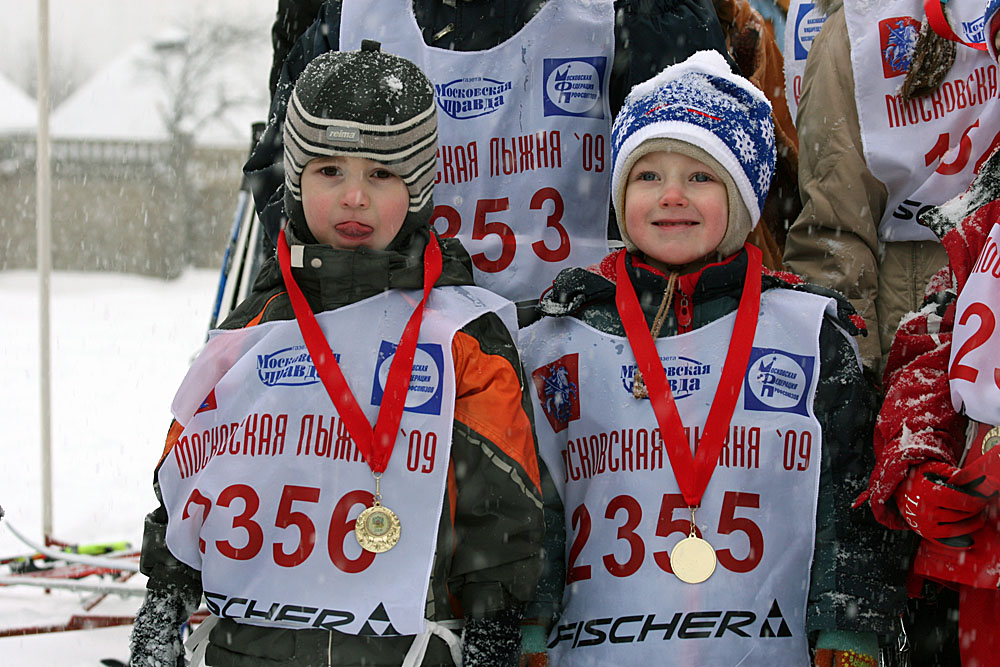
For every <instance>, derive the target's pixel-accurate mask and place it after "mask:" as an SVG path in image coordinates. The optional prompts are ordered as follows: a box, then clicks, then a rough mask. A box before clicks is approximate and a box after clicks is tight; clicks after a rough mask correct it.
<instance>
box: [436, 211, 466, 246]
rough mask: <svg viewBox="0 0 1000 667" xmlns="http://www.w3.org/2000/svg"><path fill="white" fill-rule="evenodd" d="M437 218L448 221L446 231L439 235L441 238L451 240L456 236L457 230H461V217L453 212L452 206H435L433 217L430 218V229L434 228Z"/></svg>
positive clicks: (456, 212)
mask: <svg viewBox="0 0 1000 667" xmlns="http://www.w3.org/2000/svg"><path fill="white" fill-rule="evenodd" d="M438 218H444V219H445V220H447V221H448V229H446V230H444V231H443V232H441V233H440V234H439V236H440V237H441V238H443V239H452V238H455V237H456V236H458V230H460V229H461V228H462V216H461V214H460V213H459V212H458V211H456V210H455V207H454V206H448V205H447V204H438V205H437V206H435V207H434V215H432V216H431V227H433V226H434V223H435V222H437V220H438Z"/></svg>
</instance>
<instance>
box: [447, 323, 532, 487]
mask: <svg viewBox="0 0 1000 667" xmlns="http://www.w3.org/2000/svg"><path fill="white" fill-rule="evenodd" d="M451 350H452V354H453V355H454V357H455V383H456V388H455V418H456V419H458V420H459V421H461V422H462V423H463V424H467V425H468V426H469V427H471V428H472V429H473V430H475V431H476V432H477V433H479V434H481V435H483V436H484V437H486V438H489V440H490V441H491V442H492V443H493V444H495V445H496V446H497V447H499V448H500V450H501V451H503V453H504V454H506V455H507V456H509V457H510V458H512V459H514V460H515V461H516V462H517V463H518V464H520V466H521V467H522V468H523V469H524V470H525V472H527V474H528V477H530V478H531V481H532V482H534V484H535V488H536V489H541V481H540V475H539V472H538V458H537V455H536V450H535V442H534V439H533V438H532V436H531V422H530V421H529V420H528V415H526V414H525V412H524V407H523V406H522V404H521V383H520V381H519V380H518V374H517V373H516V372H515V370H514V369H513V368H512V367H511V365H510V362H508V361H507V360H506V359H504V358H503V357H501V356H498V355H493V354H486V353H484V352H483V351H482V349H481V348H480V347H479V341H477V340H476V339H475V338H473V337H472V336H470V335H468V334H466V333H464V332H462V331H459V332H458V333H456V334H455V338H454V340H453V341H452V344H451Z"/></svg>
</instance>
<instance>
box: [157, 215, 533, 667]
mask: <svg viewBox="0 0 1000 667" xmlns="http://www.w3.org/2000/svg"><path fill="white" fill-rule="evenodd" d="M427 239H428V232H427V231H426V230H422V231H419V232H417V233H415V234H413V236H412V238H411V240H410V242H409V243H408V247H406V249H405V250H402V251H398V252H396V251H380V252H379V251H371V250H367V249H364V248H362V249H359V250H356V251H353V252H352V251H343V250H335V249H333V248H331V247H329V246H325V245H308V246H305V249H304V262H303V264H304V266H303V268H295V269H293V270H292V271H293V274H294V277H295V279H296V281H297V283H298V284H299V286H300V287H301V289H302V291H303V293H304V294H305V296H306V299H307V301H308V302H309V304H310V306H311V307H312V309H313V311H315V312H323V311H328V310H334V309H336V308H339V307H341V306H344V305H347V304H350V303H355V302H357V301H360V300H363V299H366V298H368V297H371V296H374V295H377V294H379V293H381V292H383V291H385V290H387V289H393V288H399V289H417V288H420V287H421V286H422V284H423V262H422V256H423V249H424V246H425V245H426V243H427ZM441 246H442V253H443V255H444V260H443V270H442V274H441V277H440V278H439V280H438V282H437V283H436V285H437V286H445V285H468V284H471V283H472V272H471V263H470V260H469V257H468V255H467V254H466V253H465V251H464V249H463V248H462V247H461V244H459V243H458V242H457V241H456V240H450V239H446V240H443V241H442V242H441ZM316 258H318V259H320V260H321V262H314V259H316ZM313 263H316V264H321V266H320V268H313V267H312V265H313ZM293 318H294V313H293V310H292V307H291V303H290V301H289V298H288V294H287V292H286V291H285V286H284V283H283V280H282V277H281V273H280V270H279V267H278V265H277V262H276V261H275V260H274V259H273V258H272V259H270V260H268V262H267V263H265V265H264V266H263V267H262V269H261V273H260V276H259V278H258V279H257V282H256V284H255V285H254V289H253V292H252V293H251V294H250V296H249V297H248V298H247V299H246V300H245V301H244V302H243V303H242V304H241V305H240V306H238V307H237V308H236V310H235V311H233V313H232V314H231V315H230V316H229V318H228V319H227V320H226V321H225V322H224V323H223V324H222V326H221V328H223V329H237V328H241V327H248V326H255V325H257V324H260V323H262V322H270V321H276V320H289V319H293ZM361 326H363V325H361ZM452 352H453V355H454V361H455V378H456V401H455V422H454V431H453V441H452V446H451V461H450V465H449V476H448V484H447V486H446V491H445V499H444V503H443V510H442V514H441V518H440V522H439V528H438V545H437V549H436V556H435V561H434V564H433V568H432V573H431V581H430V588H429V590H428V599H427V603H426V617H427V618H429V619H431V620H436V621H440V620H445V619H453V618H458V619H461V618H463V617H465V619H466V623H467V626H466V642H465V644H466V649H467V650H468V647H469V644H470V637H473V636H476V633H477V632H479V634H480V641H482V643H481V645H480V646H479V650H481V651H486V650H499V649H497V646H498V645H499V646H500V647H501V649H503V648H504V645H505V643H506V644H509V646H507V649H509V650H506V649H504V650H502V651H501V652H503V653H508V654H510V653H512V654H513V655H514V656H515V657H516V655H517V652H518V649H519V637H518V634H517V633H518V629H517V628H518V621H519V619H520V607H521V604H522V603H523V602H525V601H527V600H529V599H531V597H532V595H533V594H534V589H535V584H536V581H537V578H538V573H539V570H540V567H541V558H540V554H539V545H540V544H541V541H542V533H543V517H542V503H541V492H540V490H539V487H540V481H539V471H538V463H537V452H536V445H535V442H534V436H533V433H534V431H533V425H532V416H531V405H530V402H529V401H528V399H527V398H526V396H524V395H523V394H522V391H521V387H522V386H523V382H522V380H523V378H522V377H521V372H522V371H521V365H520V361H519V359H518V355H517V351H516V349H515V347H514V344H513V342H512V340H511V337H510V335H509V333H508V331H507V329H506V328H505V327H504V325H503V324H502V323H501V322H500V320H499V318H498V317H497V316H496V315H494V314H488V315H483V316H481V317H479V318H478V319H476V320H474V321H472V322H471V323H469V324H468V325H466V326H465V327H463V328H462V329H461V330H460V331H459V332H458V333H456V335H455V338H454V340H453V343H452ZM181 430H182V427H181V426H180V425H179V424H177V423H176V422H175V423H174V425H173V426H172V428H171V432H170V435H169V436H168V440H167V449H168V450H169V448H170V447H171V446H172V444H173V442H174V441H176V439H177V437H178V435H179V434H180V431H181ZM157 494H158V495H159V489H158V488H157ZM165 530H166V512H165V510H164V508H163V506H162V504H161V506H160V507H159V508H158V509H157V510H156V511H155V512H153V513H152V514H150V515H149V517H147V521H146V533H145V536H144V544H143V554H142V571H143V572H144V573H145V574H147V575H148V576H149V577H150V583H149V587H150V588H151V589H156V590H163V589H164V588H173V589H174V590H176V589H177V588H178V587H179V589H180V590H183V591H191V590H196V591H198V592H200V578H199V573H198V572H196V571H195V570H193V569H191V568H189V567H188V566H186V565H184V564H182V563H180V562H179V561H177V560H176V559H174V558H173V556H172V555H171V554H170V553H169V552H168V551H167V549H166V547H165ZM500 536H505V537H504V538H503V540H502V541H501V537H500ZM187 596H188V597H190V593H188V594H187ZM483 628H486V629H487V630H488V632H485V633H484V632H480V631H482V630H483ZM505 632H506V633H507V635H503V633H505ZM483 634H485V635H488V636H486V637H485V640H483V638H482V636H481V635H483ZM412 640H413V638H412V637H390V638H386V637H375V638H372V637H363V636H355V635H346V634H342V633H338V632H333V633H332V636H331V633H329V632H326V631H324V630H285V629H273V628H262V627H259V626H251V625H244V624H240V623H236V622H235V621H232V620H230V619H222V620H221V621H220V622H219V624H218V625H217V626H216V627H215V628H214V629H213V630H212V633H211V635H210V641H211V644H210V645H209V648H208V653H207V655H206V659H207V661H208V664H210V665H218V666H222V667H250V666H256V665H263V664H267V665H289V666H290V665H296V666H297V667H305V666H306V665H327V664H328V663H327V651H328V644H330V645H331V646H332V649H331V651H332V656H333V661H332V663H331V664H334V665H358V664H367V665H398V664H400V663H401V662H402V659H403V656H404V655H405V654H406V651H407V650H408V649H409V646H410V644H411V642H412ZM272 661H273V662H272ZM423 664H424V665H439V664H441V665H451V664H452V661H451V658H450V657H449V653H448V650H447V647H446V645H445V643H444V642H443V641H442V640H441V639H439V638H438V637H436V636H433V635H432V637H431V641H430V646H429V648H428V651H427V655H426V657H425V660H424V662H423ZM469 664H475V662H474V661H472V662H471V663H469ZM481 664H487V663H481ZM488 664H507V663H505V662H501V661H498V662H491V663H488Z"/></svg>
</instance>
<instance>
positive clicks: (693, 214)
mask: <svg viewBox="0 0 1000 667" xmlns="http://www.w3.org/2000/svg"><path fill="white" fill-rule="evenodd" d="M728 224H729V197H728V195H727V192H726V185H725V184H724V183H723V182H722V180H721V179H720V178H719V176H718V175H717V174H716V173H715V172H714V171H713V170H712V168H711V167H709V166H708V165H706V164H704V163H702V162H700V161H699V160H696V159H694V158H692V157H688V156H687V155H683V154H681V153H673V152H667V151H653V152H651V153H647V154H646V155H644V156H642V157H641V158H639V159H638V160H637V161H636V163H635V164H634V165H633V166H632V170H631V171H630V172H629V174H628V180H627V181H626V184H625V227H626V229H627V230H628V235H629V237H631V239H632V242H633V243H635V245H636V246H637V247H638V248H639V250H641V251H642V252H643V253H644V254H645V255H646V257H647V258H649V259H652V260H656V261H658V262H661V263H663V264H666V265H670V266H680V265H683V264H688V263H690V262H693V261H696V260H699V259H701V258H703V257H705V256H706V255H708V254H710V253H711V252H712V251H713V250H715V249H716V248H717V247H719V244H720V243H721V242H722V239H723V237H725V235H726V228H727V226H728Z"/></svg>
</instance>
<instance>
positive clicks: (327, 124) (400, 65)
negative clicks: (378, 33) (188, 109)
mask: <svg viewBox="0 0 1000 667" xmlns="http://www.w3.org/2000/svg"><path fill="white" fill-rule="evenodd" d="M380 48H381V45H380V44H379V43H378V42H374V41H370V40H364V41H363V42H362V43H361V50H360V51H349V52H344V51H330V52H327V53H324V54H322V55H321V56H319V57H317V58H315V59H314V60H313V61H312V62H310V63H309V66H308V67H306V69H305V71H304V72H302V74H301V75H300V76H299V78H298V80H297V81H296V83H295V90H294V91H292V97H291V100H290V101H289V103H288V114H287V116H286V118H285V124H284V129H283V141H284V147H285V213H286V214H287V215H288V218H289V221H290V223H291V225H292V228H293V231H294V232H295V235H296V236H297V237H298V238H299V239H300V240H302V241H305V242H307V243H315V242H316V240H315V238H314V237H313V235H312V234H311V233H310V232H309V228H308V227H307V225H306V223H305V215H304V214H303V211H302V190H301V179H302V170H303V169H304V168H305V166H306V164H307V163H308V162H309V161H310V160H313V159H315V158H319V157H330V156H347V157H360V158H367V159H369V160H374V161H376V162H379V163H381V164H383V165H385V166H386V168H388V169H389V170H390V171H391V172H393V173H394V174H396V175H397V176H399V177H400V178H401V179H402V180H403V183H405V184H406V188H407V190H408V191H409V193H410V206H409V211H408V212H407V215H406V219H405V220H404V222H403V226H402V228H401V229H400V231H399V234H397V236H396V239H403V238H405V237H407V236H409V234H410V233H412V231H413V230H414V229H415V228H417V227H418V226H420V225H426V224H427V223H428V222H429V220H430V216H431V211H432V210H433V208H434V204H433V201H432V198H431V196H432V194H433V191H434V176H435V167H436V164H437V115H436V113H435V110H434V87H433V86H432V85H431V82H430V81H429V80H428V79H427V77H426V76H425V75H424V73H423V72H421V71H420V69H419V68H418V67H417V66H416V65H414V64H413V63H412V62H410V61H409V60H406V59H405V58H400V57H399V56H394V55H392V54H389V53H383V52H382V51H380ZM393 245H395V241H394V243H393V244H390V247H392V246H393Z"/></svg>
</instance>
